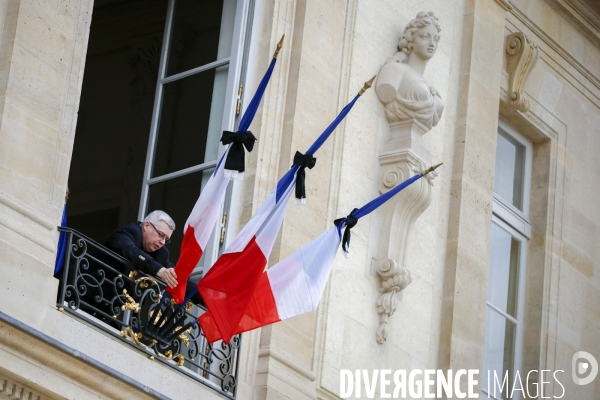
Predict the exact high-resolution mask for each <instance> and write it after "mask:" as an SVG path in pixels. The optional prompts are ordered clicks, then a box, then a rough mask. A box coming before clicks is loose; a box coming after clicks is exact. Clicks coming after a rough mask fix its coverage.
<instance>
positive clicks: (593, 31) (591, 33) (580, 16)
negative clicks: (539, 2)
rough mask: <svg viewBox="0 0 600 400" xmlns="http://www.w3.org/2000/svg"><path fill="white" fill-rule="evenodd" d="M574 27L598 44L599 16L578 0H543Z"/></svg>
mask: <svg viewBox="0 0 600 400" xmlns="http://www.w3.org/2000/svg"><path fill="white" fill-rule="evenodd" d="M545 1H546V3H548V4H549V5H550V7H552V8H553V9H554V10H555V11H556V12H557V13H558V14H559V15H560V16H561V17H563V18H564V19H565V20H567V21H568V22H569V24H571V26H573V27H574V28H575V29H577V30H578V31H579V32H581V33H582V34H583V35H585V36H586V37H587V38H588V39H590V40H591V41H592V42H594V44H596V46H600V16H597V15H595V14H594V13H593V12H591V11H590V10H589V9H587V7H586V6H585V5H584V4H583V3H582V2H581V1H580V0H545Z"/></svg>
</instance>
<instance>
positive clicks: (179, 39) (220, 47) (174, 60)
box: [167, 0, 236, 76]
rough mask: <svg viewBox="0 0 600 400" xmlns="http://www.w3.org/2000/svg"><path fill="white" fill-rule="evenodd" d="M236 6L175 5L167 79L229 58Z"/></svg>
mask: <svg viewBox="0 0 600 400" xmlns="http://www.w3.org/2000/svg"><path fill="white" fill-rule="evenodd" d="M223 3H225V4H223ZM235 3H236V2H235V1H231V0H225V1H223V0H212V1H199V0H176V1H175V10H174V16H173V28H172V31H171V46H170V51H169V60H168V61H169V62H168V66H167V76H171V75H175V74H178V73H180V72H184V71H187V70H190V69H192V68H196V67H199V66H201V65H205V64H208V63H211V62H213V61H216V60H218V59H221V58H225V57H229V55H230V52H231V38H232V32H233V26H234V18H235Z"/></svg>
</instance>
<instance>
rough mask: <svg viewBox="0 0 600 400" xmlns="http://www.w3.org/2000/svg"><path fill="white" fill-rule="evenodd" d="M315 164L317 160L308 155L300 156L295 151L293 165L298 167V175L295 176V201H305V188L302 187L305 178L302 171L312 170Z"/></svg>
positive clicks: (304, 173) (300, 154)
mask: <svg viewBox="0 0 600 400" xmlns="http://www.w3.org/2000/svg"><path fill="white" fill-rule="evenodd" d="M316 163H317V159H316V158H314V157H313V156H312V155H310V154H302V153H300V152H299V151H296V154H295V155H294V165H298V166H300V168H299V169H298V175H297V176H296V198H297V199H305V198H306V187H305V186H304V179H305V178H306V172H305V171H304V170H305V169H306V168H308V169H313V167H314V166H315V164H316Z"/></svg>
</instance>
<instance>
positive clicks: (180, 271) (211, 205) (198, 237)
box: [166, 148, 230, 304]
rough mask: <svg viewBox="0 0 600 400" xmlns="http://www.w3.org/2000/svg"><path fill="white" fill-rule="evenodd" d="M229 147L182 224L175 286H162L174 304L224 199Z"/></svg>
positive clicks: (182, 292)
mask: <svg viewBox="0 0 600 400" xmlns="http://www.w3.org/2000/svg"><path fill="white" fill-rule="evenodd" d="M228 152H229V148H228V149H227V150H226V151H225V153H224V154H223V156H222V157H221V159H220V160H219V163H218V164H217V168H216V169H215V171H214V172H213V174H212V175H211V176H210V179H209V180H208V182H207V184H206V186H205V187H204V190H202V192H201V193H200V197H198V200H197V201H196V204H195V205H194V208H193V209H192V212H191V213H190V216H189V217H188V219H187V221H186V222H185V226H184V228H183V232H184V235H183V240H182V242H181V255H180V257H179V260H177V265H175V273H176V274H177V277H178V279H177V286H175V287H174V288H171V287H168V286H167V287H166V290H167V291H168V292H169V293H171V296H172V297H173V300H175V302H176V303H177V304H181V303H183V301H184V299H185V289H186V282H187V279H188V278H189V276H190V275H191V273H192V272H193V271H194V268H196V266H197V265H198V262H199V261H200V258H201V257H202V254H203V253H204V249H205V248H206V244H207V243H208V239H209V238H210V235H211V233H212V231H213V229H214V227H215V223H216V221H217V219H218V218H219V213H220V212H221V205H222V204H223V200H224V199H225V192H226V191H227V184H228V183H229V180H230V179H229V178H228V177H226V176H225V174H224V169H225V162H224V160H225V159H226V157H227V153H228Z"/></svg>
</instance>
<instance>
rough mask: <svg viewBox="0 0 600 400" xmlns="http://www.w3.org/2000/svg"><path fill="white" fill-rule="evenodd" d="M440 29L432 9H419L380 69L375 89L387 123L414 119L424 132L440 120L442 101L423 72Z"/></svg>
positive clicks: (434, 50) (442, 108) (434, 48)
mask: <svg viewBox="0 0 600 400" xmlns="http://www.w3.org/2000/svg"><path fill="white" fill-rule="evenodd" d="M440 31H441V27H440V23H439V21H438V19H437V17H436V16H435V15H434V14H433V13H432V12H419V13H418V14H417V16H416V18H415V19H413V20H412V21H410V22H409V23H408V24H407V25H406V27H405V28H404V34H403V36H402V39H401V40H400V42H399V43H398V52H397V53H396V54H394V55H393V56H392V57H390V58H389V59H388V60H387V61H386V62H385V64H384V65H383V66H382V67H381V69H380V70H379V74H378V75H377V83H376V85H375V92H376V93H377V97H378V98H379V100H380V101H381V103H382V104H383V108H384V111H385V116H386V119H387V120H388V122H389V123H390V124H393V123H396V122H405V121H409V120H414V121H417V122H418V123H419V124H420V125H421V126H422V127H423V128H424V130H425V132H427V131H429V130H430V129H431V128H432V127H434V126H436V125H437V123H438V122H439V120H440V118H441V116H442V111H443V110H444V104H443V103H442V98H441V96H440V94H439V93H438V91H437V90H436V89H435V88H434V87H433V86H432V85H430V84H429V82H427V81H426V80H425V78H423V73H424V72H425V67H426V66H427V63H428V62H429V60H430V59H431V58H432V57H433V56H434V55H435V52H436V50H437V47H438V42H439V41H440Z"/></svg>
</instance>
